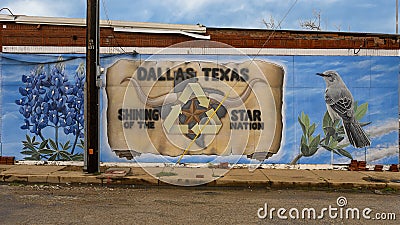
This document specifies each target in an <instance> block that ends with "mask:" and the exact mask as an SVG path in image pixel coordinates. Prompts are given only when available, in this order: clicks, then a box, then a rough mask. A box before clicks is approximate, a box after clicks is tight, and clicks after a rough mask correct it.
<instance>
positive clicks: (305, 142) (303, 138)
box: [300, 135, 308, 145]
mask: <svg viewBox="0 0 400 225" xmlns="http://www.w3.org/2000/svg"><path fill="white" fill-rule="evenodd" d="M300 144H301V145H307V144H308V143H307V138H306V137H305V136H304V135H302V136H301V143H300Z"/></svg>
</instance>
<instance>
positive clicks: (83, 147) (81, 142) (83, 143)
mask: <svg viewBox="0 0 400 225" xmlns="http://www.w3.org/2000/svg"><path fill="white" fill-rule="evenodd" d="M76 146H78V147H79V148H81V149H85V142H84V141H83V140H82V139H80V143H79V144H77V145H76Z"/></svg>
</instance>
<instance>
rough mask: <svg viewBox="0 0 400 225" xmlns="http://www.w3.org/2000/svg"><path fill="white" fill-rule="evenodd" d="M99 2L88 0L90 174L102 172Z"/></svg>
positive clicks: (87, 156)
mask: <svg viewBox="0 0 400 225" xmlns="http://www.w3.org/2000/svg"><path fill="white" fill-rule="evenodd" d="M99 42H100V26H99V0H87V15H86V82H85V106H84V107H85V115H84V116H85V166H84V170H85V171H86V172H88V173H98V172H99V171H100V167H99V164H100V163H99V162H100V154H99V153H100V150H99V148H100V141H99V124H100V119H99V118H100V114H99V111H100V110H99V109H100V107H99V88H98V87H97V79H98V78H99V75H100V74H99V72H100V71H99V68H100V56H99V50H100V44H99Z"/></svg>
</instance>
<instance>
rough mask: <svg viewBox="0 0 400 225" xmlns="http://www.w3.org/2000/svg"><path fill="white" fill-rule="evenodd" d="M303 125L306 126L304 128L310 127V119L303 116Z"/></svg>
mask: <svg viewBox="0 0 400 225" xmlns="http://www.w3.org/2000/svg"><path fill="white" fill-rule="evenodd" d="M303 122H304V125H305V126H306V128H308V127H310V118H309V117H308V115H307V114H305V115H304V120H303Z"/></svg>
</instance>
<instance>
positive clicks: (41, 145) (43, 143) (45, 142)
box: [39, 140, 49, 149]
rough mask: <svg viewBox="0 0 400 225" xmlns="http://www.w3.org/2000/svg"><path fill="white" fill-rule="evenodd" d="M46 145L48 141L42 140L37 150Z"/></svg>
mask: <svg viewBox="0 0 400 225" xmlns="http://www.w3.org/2000/svg"><path fill="white" fill-rule="evenodd" d="M47 143H49V140H44V141H43V142H42V143H41V144H40V146H39V149H43V148H45V147H46V146H47Z"/></svg>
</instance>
